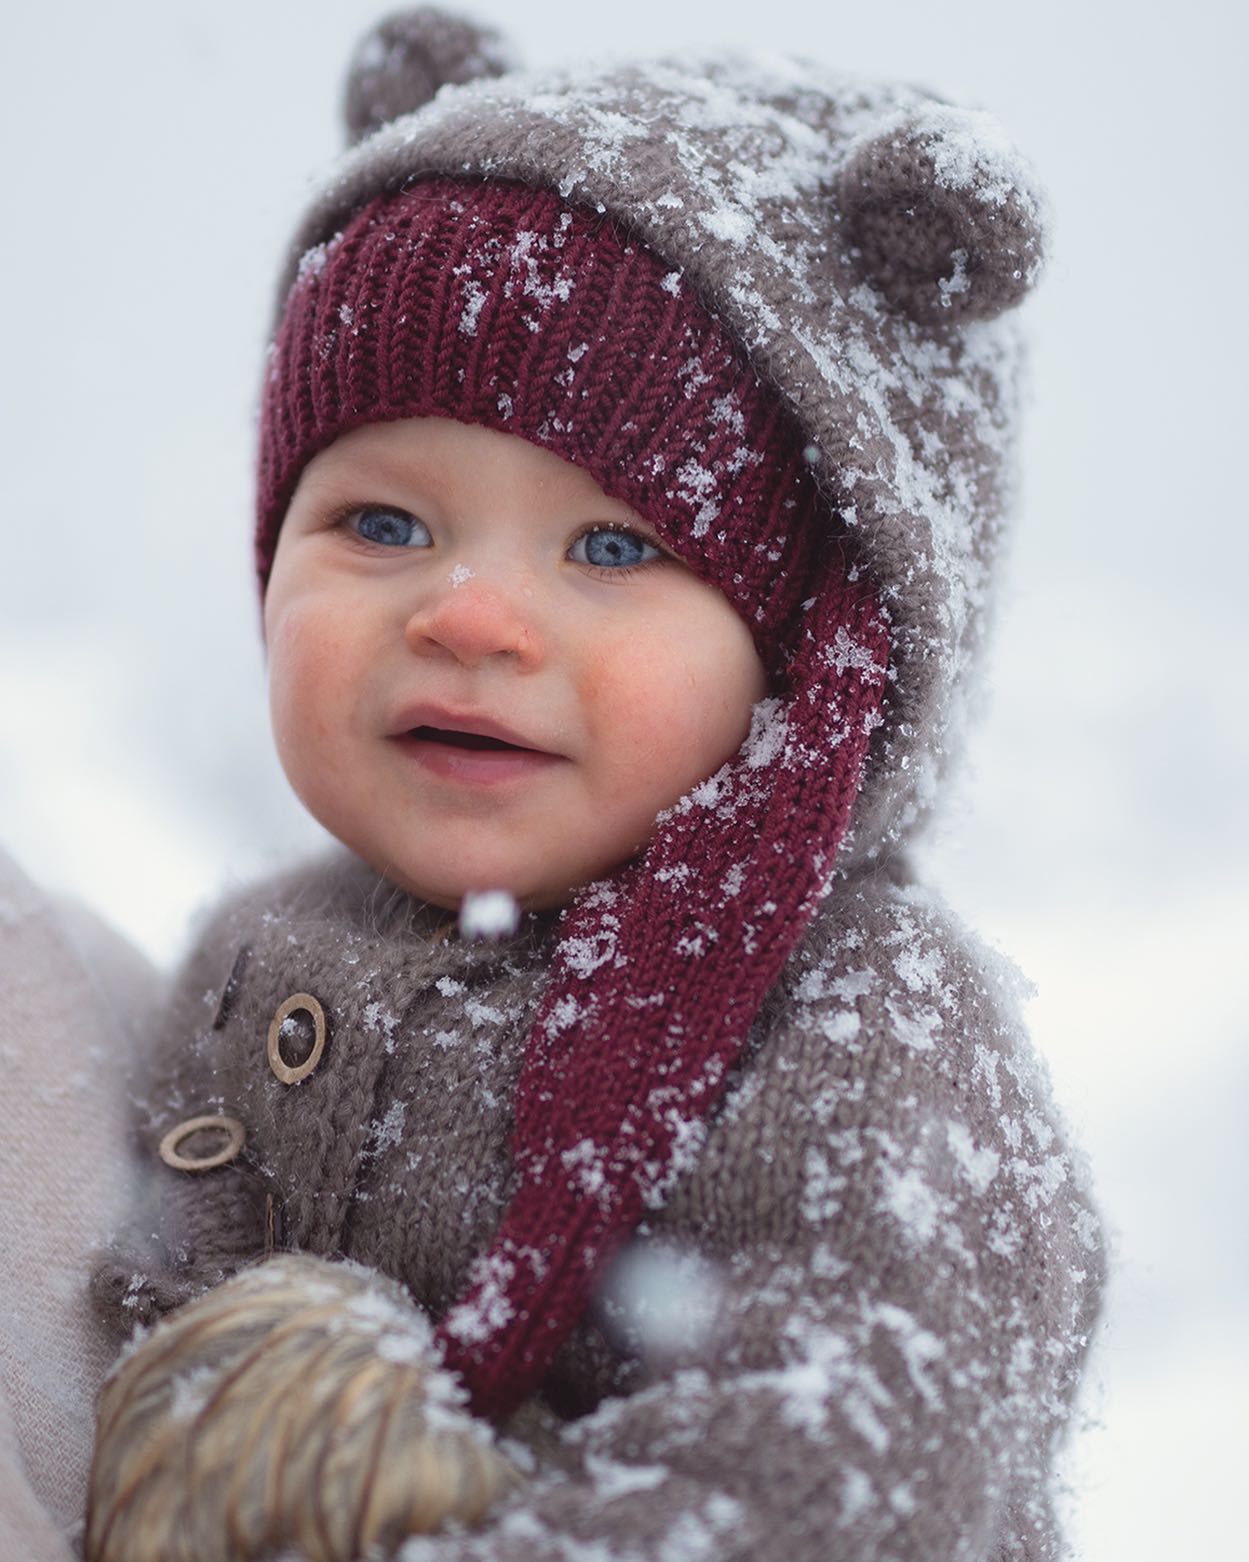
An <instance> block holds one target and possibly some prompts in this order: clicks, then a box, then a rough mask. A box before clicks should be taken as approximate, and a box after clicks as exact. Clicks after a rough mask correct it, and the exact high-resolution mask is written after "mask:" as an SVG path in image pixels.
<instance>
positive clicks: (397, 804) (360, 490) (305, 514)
mask: <svg viewBox="0 0 1249 1562" xmlns="http://www.w3.org/2000/svg"><path fill="white" fill-rule="evenodd" d="M265 634H266V639H267V643H268V654H269V691H270V708H271V713H272V719H273V730H274V734H275V737H276V739H277V746H278V752H279V754H280V756H281V760H282V765H283V767H284V769H285V771H286V774H287V776H288V777H289V779H290V782H291V785H292V786H293V787H294V788H295V791H296V792H297V793H298V794H299V796H300V798H301V799H302V800H303V802H304V803H305V804H306V806H307V807H308V808H309V810H310V811H311V812H312V813H313V814H314V815H315V816H316V818H317V819H319V820H320V822H321V823H322V824H323V825H324V826H325V827H326V828H327V829H328V830H329V831H330V832H331V833H332V834H334V835H335V836H337V837H338V838H339V839H340V840H341V841H343V842H344V843H345V844H346V845H347V846H349V847H351V848H352V849H353V850H354V851H355V852H357V853H358V854H359V855H360V856H361V857H363V858H364V859H365V860H366V861H368V862H369V863H371V864H372V865H373V867H375V868H376V869H378V871H379V872H381V873H383V874H384V875H385V876H386V877H387V878H389V879H391V880H393V881H394V882H395V883H397V884H400V885H402V886H403V887H404V888H405V889H408V890H411V891H412V892H414V893H415V894H417V895H419V896H421V897H422V898H424V899H426V900H430V901H433V902H435V903H436V904H438V905H441V906H446V907H448V908H453V907H455V906H457V905H458V904H459V901H460V899H461V898H462V896H463V895H464V894H465V892H466V891H468V890H474V889H506V890H509V891H510V892H511V893H512V894H513V895H515V896H516V898H517V899H518V900H519V901H521V902H522V904H524V905H526V906H530V907H535V908H537V907H544V906H553V905H559V904H561V903H563V902H564V901H566V900H567V899H568V898H569V896H570V894H571V892H572V891H573V890H574V889H575V888H576V887H578V886H579V885H582V884H585V883H588V882H590V881H591V880H593V879H596V878H598V877H600V876H602V875H603V874H604V873H606V872H608V871H609V870H610V869H612V868H613V867H615V866H616V865H617V864H619V863H621V862H623V861H625V860H626V859H627V858H629V857H630V856H632V855H633V854H634V853H635V852H636V851H637V850H638V849H639V847H641V846H642V845H643V844H644V843H645V841H646V840H647V838H648V836H649V834H650V832H651V828H652V826H653V824H654V820H655V816H656V814H657V813H659V812H660V810H662V809H663V808H666V807H668V806H669V805H670V804H671V803H674V802H675V801H676V800H677V799H678V798H679V797H681V796H682V795H683V793H685V792H687V791H688V790H689V789H690V787H691V786H693V785H694V784H695V783H696V782H697V781H699V780H701V779H703V778H704V777H705V776H708V775H710V774H712V773H713V772H714V771H715V770H716V769H717V768H718V767H719V766H720V765H721V764H722V763H723V762H724V761H725V760H726V759H728V758H729V757H730V756H731V755H732V754H733V753H734V752H735V751H736V750H737V748H738V747H739V746H740V744H741V742H742V740H743V739H744V737H745V736H746V733H747V731H748V729H749V726H750V715H751V708H752V706H753V705H754V703H755V701H756V700H758V699H760V698H761V697H762V696H763V694H764V692H765V678H764V672H763V667H762V664H761V663H760V661H759V658H758V655H757V653H756V651H755V648H754V645H753V643H752V641H751V637H750V633H749V631H748V630H747V628H746V626H745V624H744V623H743V622H742V620H741V619H740V618H739V617H738V616H737V614H736V613H735V612H734V610H733V609H732V608H731V607H730V606H729V603H728V601H727V599H726V598H725V597H724V596H722V595H721V593H720V592H719V591H717V590H716V589H715V588H714V587H712V586H709V585H706V584H704V583H703V582H702V581H700V580H698V579H697V578H696V577H695V576H694V575H693V574H692V573H691V572H690V570H689V569H687V568H686V567H685V566H684V565H683V564H680V563H678V562H677V560H676V559H674V558H672V557H671V556H670V555H668V554H666V553H664V552H663V550H662V549H661V548H660V547H659V546H658V543H657V539H656V537H655V534H654V532H653V531H652V529H651V528H650V527H649V526H647V525H646V524H645V523H644V522H643V521H642V520H641V519H640V518H639V517H638V516H637V515H636V514H635V513H634V512H633V511H632V510H630V509H629V508H628V506H627V505H625V504H622V503H620V502H619V501H617V500H615V499H610V498H608V497H607V496H606V495H605V494H604V493H603V491H602V490H601V489H600V488H599V486H598V484H597V483H596V482H595V481H594V480H593V478H591V477H590V476H588V475H587V474H586V473H585V472H583V471H582V470H581V469H580V468H578V467H574V466H572V465H570V464H569V463H568V462H566V461H563V460H561V459H560V458H559V457H558V456H555V455H552V454H551V453H550V452H549V451H545V450H541V449H539V448H538V447H537V446H536V445H531V444H529V443H527V442H526V441H524V440H521V439H518V438H515V437H513V436H512V435H509V434H502V433H498V432H495V431H494V430H490V429H484V428H477V427H471V426H469V425H466V424H461V423H455V422H450V421H447V420H444V419H441V418H418V419H412V420H409V421H407V422H402V423H383V424H372V425H370V426H368V427H366V428H362V429H357V430H355V431H354V432H352V433H350V434H347V435H344V436H343V437H342V438H341V439H339V440H337V441H336V442H335V443H334V444H333V445H332V446H330V448H329V449H328V450H325V451H323V452H322V453H321V454H320V455H318V456H317V457H316V458H315V459H314V460H313V461H311V462H310V463H309V465H308V466H307V467H306V468H305V470H304V472H303V475H302V477H301V479H300V483H299V487H298V489H297V491H296V493H295V496H294V498H293V500H292V501H291V505H290V508H289V510H288V511H287V515H286V518H285V521H284V522H283V526H282V531H281V535H280V538H279V541H278V549H277V555H276V558H275V560H274V565H273V573H272V576H271V578H270V581H269V588H268V595H267V597H266V600H265Z"/></svg>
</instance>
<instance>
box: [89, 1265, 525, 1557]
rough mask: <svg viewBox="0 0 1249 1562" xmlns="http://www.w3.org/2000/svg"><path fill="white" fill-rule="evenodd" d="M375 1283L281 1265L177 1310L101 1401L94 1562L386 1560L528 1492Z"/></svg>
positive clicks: (133, 1354) (126, 1362)
mask: <svg viewBox="0 0 1249 1562" xmlns="http://www.w3.org/2000/svg"><path fill="white" fill-rule="evenodd" d="M434 1355H435V1353H434V1349H433V1346H432V1334H431V1331H430V1330H429V1327H428V1325H427V1324H426V1322H425V1320H424V1318H422V1317H421V1316H420V1315H419V1314H418V1313H417V1312H416V1311H415V1310H414V1309H413V1308H412V1306H411V1304H410V1303H409V1302H407V1301H406V1299H404V1298H402V1297H401V1296H400V1295H399V1294H398V1293H392V1292H391V1290H390V1289H389V1287H388V1288H387V1289H386V1290H385V1291H383V1290H380V1289H379V1279H378V1276H376V1275H374V1274H370V1273H369V1272H367V1271H364V1270H359V1269H356V1268H354V1267H350V1266H346V1265H342V1264H330V1263H326V1262H324V1261H322V1260H320V1259H313V1258H306V1257H294V1256H283V1257H281V1258H276V1259H273V1260H271V1261H270V1262H268V1263H266V1264H263V1265H260V1266H258V1267H257V1268H255V1269H251V1270H248V1271H246V1272H245V1273H243V1274H242V1275H240V1276H238V1277H236V1278H235V1279H234V1280H232V1281H230V1282H228V1283H227V1284H225V1285H222V1286H220V1287H218V1288H217V1289H216V1290H214V1291H211V1292H209V1293H208V1294H207V1295H206V1296H204V1297H202V1298H200V1299H199V1300H198V1301H196V1302H193V1303H191V1304H190V1305H188V1306H186V1307H183V1308H180V1309H179V1310H178V1311H177V1312H175V1313H173V1314H171V1315H170V1316H169V1317H168V1318H167V1319H165V1320H164V1321H163V1322H162V1323H160V1324H159V1325H158V1326H157V1327H156V1328H155V1329H154V1330H153V1331H152V1332H151V1333H149V1334H147V1335H146V1336H144V1337H143V1338H142V1339H141V1341H140V1342H139V1343H138V1345H137V1346H136V1347H134V1348H133V1349H132V1350H131V1351H130V1352H129V1353H128V1354H127V1355H126V1356H124V1357H123V1359H122V1361H121V1362H120V1364H119V1366H118V1367H117V1369H116V1371H115V1373H114V1375H113V1376H112V1377H111V1379H110V1380H109V1382H108V1383H107V1384H106V1386H105V1388H104V1391H103V1393H102V1394H101V1397H100V1404H99V1413H98V1421H97V1428H96V1446H95V1455H94V1459H93V1463H92V1469H91V1477H90V1486H89V1497H88V1511H87V1534H86V1553H85V1554H86V1559H87V1562H243V1559H248V1558H259V1557H262V1556H265V1555H272V1554H273V1553H274V1552H275V1551H277V1550H280V1549H282V1548H284V1547H289V1548H292V1549H294V1550H296V1551H297V1552H298V1554H299V1555H300V1556H301V1557H304V1558H307V1559H308V1562H356V1559H358V1558H361V1557H367V1556H380V1555H388V1554H389V1553H390V1552H391V1551H392V1550H393V1549H394V1548H395V1547H397V1546H398V1545H400V1544H401V1543H402V1542H403V1541H404V1539H406V1538H407V1537H408V1536H410V1535H420V1534H429V1533H431V1532H432V1531H435V1530H437V1529H439V1528H440V1527H442V1526H443V1525H445V1524H448V1523H451V1522H456V1523H459V1524H464V1525H472V1524H475V1523H477V1522H479V1521H480V1520H481V1519H482V1518H483V1517H484V1516H485V1514H486V1513H487V1512H488V1510H489V1509H490V1508H491V1507H492V1506H493V1504H494V1503H495V1502H496V1501H497V1500H498V1499H499V1498H500V1497H501V1496H502V1495H503V1494H504V1493H506V1492H507V1491H509V1490H510V1489H511V1488H512V1487H514V1486H515V1485H516V1484H517V1482H518V1476H517V1474H516V1471H515V1470H514V1468H513V1467H512V1466H511V1465H510V1464H509V1463H508V1462H507V1461H506V1460H505V1459H504V1458H503V1456H502V1455H501V1454H500V1453H499V1452H498V1451H497V1450H496V1448H495V1447H494V1445H493V1443H492V1441H491V1437H490V1433H489V1431H488V1429H487V1428H486V1427H484V1426H483V1425H482V1424H481V1423H480V1422H477V1421H474V1420H473V1419H472V1418H471V1417H470V1416H469V1415H468V1414H467V1413H466V1412H465V1411H464V1410H463V1409H462V1407H461V1399H462V1396H461V1394H460V1392H459V1390H458V1389H457V1387H456V1385H455V1381H454V1379H452V1378H451V1377H450V1375H449V1374H447V1373H446V1372H444V1371H442V1370H440V1369H439V1368H438V1367H437V1366H436V1365H435V1363H434Z"/></svg>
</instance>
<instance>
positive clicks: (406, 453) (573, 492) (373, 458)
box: [297, 418, 646, 520]
mask: <svg viewBox="0 0 1249 1562" xmlns="http://www.w3.org/2000/svg"><path fill="white" fill-rule="evenodd" d="M492 480H493V481H498V480H502V481H504V482H506V483H507V484H509V485H511V486H512V488H513V489H514V490H515V491H516V492H519V493H527V494H532V495H534V496H538V497H541V498H542V499H543V500H544V501H548V502H552V503H568V504H572V505H577V504H579V503H584V502H587V501H593V502H594V503H595V505H596V506H597V507H598V509H600V510H601V511H604V512H606V513H609V514H617V513H618V514H619V516H620V517H621V518H624V517H626V516H629V517H634V518H638V519H642V520H645V519H646V517H637V516H636V512H635V511H634V510H633V509H632V508H631V507H630V506H629V504H628V503H627V502H626V501H625V500H623V499H617V498H614V497H613V496H612V495H611V494H610V493H609V492H608V491H607V490H606V489H605V488H604V487H603V486H602V485H601V484H600V482H599V481H598V479H597V478H596V477H595V476H593V475H592V474H591V473H590V472H588V471H587V470H586V469H585V468H584V467H581V466H578V465H577V464H576V463H575V462H572V461H569V460H566V459H565V458H564V457H563V456H560V455H557V454H556V453H555V452H554V451H552V450H548V449H546V448H545V447H543V446H542V445H539V444H537V443H535V442H533V441H530V440H527V439H524V438H522V437H520V436H518V435H514V434H508V433H504V432H502V431H500V430H498V429H494V428H489V427H485V426H483V425H480V424H473V423H462V422H458V421H456V420H454V419H450V418H407V419H396V420H394V421H389V422H376V423H366V424H363V425H361V426H360V427H358V428H355V429H352V430H350V431H349V432H348V433H345V434H341V435H339V437H338V438H337V439H335V440H334V441H333V442H332V443H331V444H329V445H327V446H326V447H325V449H324V450H322V451H321V452H319V454H318V455H316V456H315V457H313V459H312V460H311V461H310V462H309V463H308V465H307V466H306V467H305V468H304V471H303V473H302V474H301V478H300V482H299V485H298V489H297V492H298V491H299V490H303V491H304V492H305V493H308V492H311V493H313V494H318V493H320V492H322V491H324V490H328V489H337V488H339V487H341V486H343V485H344V484H347V485H358V484H361V483H363V484H365V485H374V484H381V485H383V486H385V487H391V488H396V489H399V488H405V487H412V488H420V489H423V490H426V491H429V492H430V493H431V494H432V495H433V496H435V497H437V496H440V495H445V496H450V495H453V494H457V493H463V492H464V491H466V490H470V489H472V488H473V487H474V486H477V485H480V484H482V483H485V482H488V481H492Z"/></svg>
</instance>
